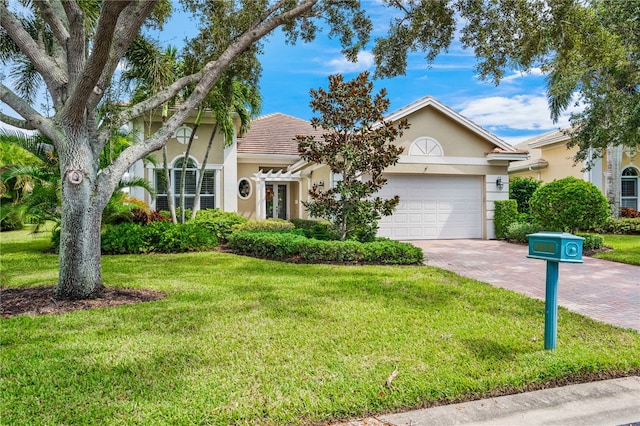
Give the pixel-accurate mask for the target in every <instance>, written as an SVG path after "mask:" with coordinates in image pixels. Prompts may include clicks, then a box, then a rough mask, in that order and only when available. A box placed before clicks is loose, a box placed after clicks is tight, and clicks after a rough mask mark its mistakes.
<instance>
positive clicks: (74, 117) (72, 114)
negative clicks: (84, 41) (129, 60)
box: [62, 1, 131, 122]
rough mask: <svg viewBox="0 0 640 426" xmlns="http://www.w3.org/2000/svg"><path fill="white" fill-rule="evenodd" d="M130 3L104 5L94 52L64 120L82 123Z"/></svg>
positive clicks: (73, 92)
mask: <svg viewBox="0 0 640 426" xmlns="http://www.w3.org/2000/svg"><path fill="white" fill-rule="evenodd" d="M130 3H131V2H130V1H106V2H103V3H102V4H103V6H102V11H101V13H100V19H99V21H98V28H97V30H96V35H95V38H94V41H93V51H92V52H91V56H90V57H89V60H88V61H87V62H86V64H85V65H84V67H83V69H82V71H81V73H80V74H79V75H78V79H77V80H76V81H74V83H75V84H74V87H73V88H72V93H71V95H70V96H69V99H68V100H67V102H66V104H65V111H64V113H63V114H62V117H63V118H64V120H68V121H70V122H80V121H81V119H82V116H83V115H84V111H85V108H86V106H87V100H88V99H89V97H90V96H91V93H93V90H94V88H95V87H96V83H97V82H98V80H99V78H100V76H101V75H102V71H103V69H104V67H105V64H106V63H107V61H108V59H109V55H110V52H111V47H112V43H113V40H114V31H115V28H116V24H117V22H118V17H119V15H120V13H122V11H123V10H124V9H125V8H126V7H127V6H128V5H129V4H130ZM70 66H71V64H70Z"/></svg>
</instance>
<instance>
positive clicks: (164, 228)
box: [101, 221, 218, 254]
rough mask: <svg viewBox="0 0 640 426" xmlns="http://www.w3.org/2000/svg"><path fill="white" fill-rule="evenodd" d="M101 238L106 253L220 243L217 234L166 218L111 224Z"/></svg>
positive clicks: (166, 250)
mask: <svg viewBox="0 0 640 426" xmlns="http://www.w3.org/2000/svg"><path fill="white" fill-rule="evenodd" d="M101 238H102V239H101V247H102V253H103V254H140V253H152V252H158V253H182V252H188V251H204V250H210V249H212V248H214V247H216V246H217V245H218V239H217V238H216V236H215V235H213V234H212V233H211V232H209V231H207V230H206V229H204V228H201V227H199V226H197V225H193V224H184V223H178V224H174V223H171V222H166V221H158V222H151V223H149V224H148V225H139V224H136V223H122V224H118V225H111V226H108V227H105V229H104V231H103V233H102V237H101Z"/></svg>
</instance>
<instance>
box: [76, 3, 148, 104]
mask: <svg viewBox="0 0 640 426" xmlns="http://www.w3.org/2000/svg"><path fill="white" fill-rule="evenodd" d="M156 3H157V0H153V1H143V2H133V3H131V4H130V5H129V6H127V8H126V9H125V10H124V11H123V12H122V13H121V14H120V16H119V18H118V22H117V25H116V29H115V34H114V37H115V39H114V42H113V48H112V49H111V52H110V55H109V59H108V61H107V63H106V64H105V66H104V68H103V70H102V74H101V75H100V79H99V80H98V83H97V87H98V89H100V92H101V91H102V88H104V87H106V86H107V85H108V84H109V83H110V82H111V79H112V77H113V74H114V72H115V70H116V69H117V67H118V64H119V63H120V61H121V60H122V58H123V57H124V55H125V53H126V51H127V49H128V47H129V45H131V42H132V41H133V39H134V38H135V37H136V35H138V33H139V32H140V27H141V26H142V24H144V22H145V20H146V19H147V17H148V16H149V15H150V14H151V12H152V11H153V8H154V7H155V5H156ZM100 99H102V93H93V95H92V96H91V98H90V99H89V105H88V108H89V109H93V108H95V107H96V105H97V104H98V102H100Z"/></svg>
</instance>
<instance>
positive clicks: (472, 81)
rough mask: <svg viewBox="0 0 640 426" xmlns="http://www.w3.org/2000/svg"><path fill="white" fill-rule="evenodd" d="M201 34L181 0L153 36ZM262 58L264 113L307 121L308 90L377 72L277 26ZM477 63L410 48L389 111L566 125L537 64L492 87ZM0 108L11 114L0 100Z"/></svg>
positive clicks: (509, 137) (381, 14)
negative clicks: (288, 38)
mask: <svg viewBox="0 0 640 426" xmlns="http://www.w3.org/2000/svg"><path fill="white" fill-rule="evenodd" d="M363 6H364V8H365V10H367V12H368V13H369V14H370V16H371V18H372V20H373V22H374V33H373V37H376V36H380V35H383V34H384V32H385V31H386V26H387V24H388V22H389V20H390V19H391V17H390V15H389V11H388V10H384V9H382V8H381V6H380V5H379V4H378V3H376V2H375V1H374V0H365V1H363ZM196 32H197V29H196V26H195V25H194V23H192V22H191V21H190V19H189V16H188V15H185V14H184V13H182V12H181V11H180V10H179V5H178V4H177V3H176V10H175V12H174V15H173V17H172V18H171V20H170V21H169V22H168V23H167V24H166V25H165V27H164V30H163V31H162V32H161V33H155V36H156V37H157V38H158V40H159V41H160V42H161V44H163V45H166V44H172V45H174V46H176V47H178V48H180V47H182V45H183V40H184V39H185V38H186V37H192V36H194V35H195V34H196ZM261 62H262V66H263V74H262V78H261V80H260V86H261V93H262V98H263V108H262V114H263V115H266V114H271V113H275V112H281V113H284V114H289V115H292V116H295V117H299V118H302V119H305V120H309V119H310V118H311V117H312V116H313V112H312V111H311V108H310V107H309V101H310V96H309V90H310V89H312V88H319V87H325V88H326V86H327V83H328V78H327V77H328V76H329V75H330V74H336V73H341V74H343V75H344V76H345V79H347V80H349V79H351V78H353V77H355V76H356V75H357V74H358V73H359V72H361V71H364V70H369V71H371V73H372V74H373V71H374V67H373V57H372V54H371V51H370V50H365V51H363V52H361V53H360V56H359V61H358V62H357V63H351V62H349V61H347V60H346V59H345V58H344V57H343V56H342V54H341V53H340V48H339V44H338V43H337V41H335V40H330V39H328V37H327V35H326V33H323V32H319V33H318V36H317V38H316V40H315V41H313V42H312V43H308V44H305V43H302V42H299V43H298V44H296V45H293V46H292V45H287V44H286V43H285V42H284V36H283V34H282V32H281V31H280V30H275V31H274V33H273V34H271V35H270V36H269V38H268V39H267V40H266V41H265V43H264V53H263V54H262V55H261ZM475 64H476V60H475V57H474V56H473V53H472V52H471V51H466V50H463V49H462V47H461V46H460V44H458V43H457V42H454V44H453V45H452V46H451V47H450V49H449V50H448V52H446V53H442V54H441V55H440V56H439V57H438V58H437V59H436V61H435V63H434V64H433V65H432V66H431V67H428V66H427V63H426V61H425V59H424V56H423V55H422V54H420V53H415V54H412V55H411V56H410V58H409V61H408V67H407V73H406V75H404V76H400V77H395V78H392V79H384V80H376V81H375V88H376V91H378V90H380V89H381V88H383V87H384V88H386V89H387V96H388V98H389V100H390V101H391V105H390V108H389V111H388V113H391V112H393V111H395V110H398V109H400V108H402V107H404V106H406V105H408V104H410V103H412V102H414V101H416V100H418V99H421V98H423V97H425V96H428V95H431V96H433V97H435V98H436V99H438V100H439V101H440V102H442V103H444V104H446V105H448V106H449V107H451V108H453V109H454V110H456V111H457V112H459V113H461V114H462V115H464V116H465V117H467V118H468V119H470V120H472V121H473V122H475V123H477V124H479V125H481V126H483V127H484V128H486V129H487V130H489V131H491V132H492V133H494V134H495V135H497V136H499V137H501V138H502V139H504V140H505V141H507V142H509V143H512V144H515V143H518V142H521V141H522V140H525V139H527V138H529V137H532V136H536V135H539V134H542V133H545V132H548V131H551V130H555V129H557V128H559V127H566V126H567V125H568V120H567V116H565V117H563V118H562V119H561V120H560V121H559V122H558V123H556V124H554V123H553V122H552V121H551V119H550V118H549V111H548V107H547V102H546V97H545V81H544V76H543V75H542V73H541V72H540V70H539V69H534V70H533V71H532V72H530V73H528V74H526V75H525V74H522V73H518V72H516V71H513V72H508V73H507V76H506V78H504V79H503V81H502V82H501V83H500V85H498V86H495V85H494V84H493V83H491V82H487V81H481V80H480V79H479V78H478V77H477V76H476V73H475V71H474V66H475ZM5 82H6V80H5ZM0 108H2V110H3V112H5V113H10V111H8V110H7V108H5V107H2V106H1V105H0Z"/></svg>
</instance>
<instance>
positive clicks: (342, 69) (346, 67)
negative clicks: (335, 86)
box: [326, 51, 374, 74]
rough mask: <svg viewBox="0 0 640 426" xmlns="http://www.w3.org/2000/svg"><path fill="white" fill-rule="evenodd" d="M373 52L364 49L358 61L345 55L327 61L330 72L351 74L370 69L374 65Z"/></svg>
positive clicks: (359, 54)
mask: <svg viewBox="0 0 640 426" xmlns="http://www.w3.org/2000/svg"><path fill="white" fill-rule="evenodd" d="M373 63H374V58H373V53H371V52H368V51H363V52H359V53H358V61H357V62H351V61H349V60H348V59H347V58H345V57H344V56H342V57H341V58H336V59H331V60H329V61H327V62H326V65H327V67H328V69H329V73H330V74H349V73H356V72H361V71H365V70H368V69H369V68H371V67H372V66H373Z"/></svg>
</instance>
